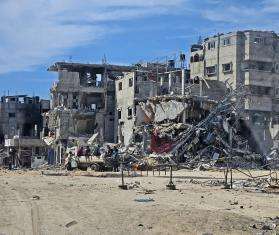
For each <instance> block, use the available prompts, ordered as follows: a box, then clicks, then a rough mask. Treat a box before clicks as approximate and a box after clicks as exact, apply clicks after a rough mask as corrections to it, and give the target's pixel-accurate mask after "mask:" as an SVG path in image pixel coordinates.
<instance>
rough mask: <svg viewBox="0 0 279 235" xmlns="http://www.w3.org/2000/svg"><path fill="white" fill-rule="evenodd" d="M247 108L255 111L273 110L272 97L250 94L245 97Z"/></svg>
mask: <svg viewBox="0 0 279 235" xmlns="http://www.w3.org/2000/svg"><path fill="white" fill-rule="evenodd" d="M244 107H245V109H246V110H250V111H251V110H254V111H263V112H271V111H272V99H271V98H270V97H266V96H250V97H248V98H246V99H245V106H244Z"/></svg>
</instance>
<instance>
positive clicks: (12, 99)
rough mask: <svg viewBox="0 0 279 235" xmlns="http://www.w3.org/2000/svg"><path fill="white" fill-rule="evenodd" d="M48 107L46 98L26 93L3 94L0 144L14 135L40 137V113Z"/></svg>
mask: <svg viewBox="0 0 279 235" xmlns="http://www.w3.org/2000/svg"><path fill="white" fill-rule="evenodd" d="M49 108H50V103H49V101H48V100H43V99H40V98H39V97H37V96H36V97H28V96H26V95H16V96H3V97H1V102H0V144H1V143H2V144H3V143H4V139H5V138H6V139H10V138H13V137H14V136H15V135H17V136H23V137H37V138H39V137H40V132H41V130H42V127H43V120H42V114H43V113H44V112H47V111H48V110H49Z"/></svg>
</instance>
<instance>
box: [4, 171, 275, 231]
mask: <svg viewBox="0 0 279 235" xmlns="http://www.w3.org/2000/svg"><path fill="white" fill-rule="evenodd" d="M253 173H255V174H261V173H262V172H261V173H259V172H253ZM82 174H84V173H80V172H76V173H73V174H72V175H71V176H46V175H42V174H41V172H40V171H37V172H36V171H26V172H24V171H16V172H8V171H4V170H2V171H0V234H1V235H3V234H7V235H8V234H276V231H277V233H278V234H279V224H278V226H277V227H276V228H275V229H273V230H264V229H263V228H262V226H263V223H266V221H270V220H271V219H273V218H275V217H276V216H279V195H278V194H267V193H262V192H260V191H254V190H250V189H249V188H246V189H232V190H227V189H222V187H221V186H220V185H219V186H210V185H207V184H205V183H206V182H208V180H211V179H220V180H222V178H223V173H222V172H208V171H206V172H200V171H186V170H181V171H178V172H174V177H175V178H174V183H175V184H176V186H177V189H178V190H175V191H170V190H166V184H167V183H168V181H169V178H168V177H169V176H168V175H169V172H167V175H166V176H165V174H164V173H163V172H161V175H160V176H158V172H155V176H153V175H152V173H151V172H149V176H146V172H144V175H143V176H142V177H133V178H132V177H130V178H125V183H127V184H129V185H131V186H134V188H132V189H130V190H121V189H119V188H118V185H119V184H120V182H121V179H120V178H119V177H116V176H117V175H113V176H115V177H85V176H81V175H82ZM90 175H91V176H93V175H94V176H96V175H100V174H98V173H96V174H95V173H90ZM234 178H235V179H236V178H237V179H240V178H243V175H241V174H234ZM244 178H245V177H244ZM148 198H150V199H153V201H150V202H138V201H135V199H148Z"/></svg>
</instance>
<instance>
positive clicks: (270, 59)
mask: <svg viewBox="0 0 279 235" xmlns="http://www.w3.org/2000/svg"><path fill="white" fill-rule="evenodd" d="M278 52H279V37H278V35H277V34H276V33H274V32H266V31H252V30H248V31H237V32H232V33H228V34H218V35H216V36H213V37H209V38H206V39H205V40H204V42H203V43H202V44H201V45H193V46H192V47H191V59H190V70H191V78H192V79H195V80H201V82H202V81H203V79H209V80H216V81H223V82H225V83H226V85H227V87H228V88H230V89H239V88H240V87H242V86H245V89H246V91H247V95H246V97H245V99H244V100H239V102H240V103H242V104H243V105H242V107H241V108H240V110H239V112H241V113H242V115H243V117H244V118H245V120H246V122H247V124H248V125H249V127H250V129H251V130H252V133H251V134H252V135H253V136H254V137H255V139H256V142H257V144H256V145H255V151H257V152H261V153H266V151H268V150H269V149H270V147H271V146H272V145H273V139H274V137H275V136H276V135H277V134H278V112H279V109H278V107H277V106H278V104H277V103H278V98H279V96H278V94H277V93H278V91H279V83H278V81H279V79H278V78H279V53H278Z"/></svg>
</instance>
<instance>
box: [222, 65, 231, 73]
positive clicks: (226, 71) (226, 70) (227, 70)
mask: <svg viewBox="0 0 279 235" xmlns="http://www.w3.org/2000/svg"><path fill="white" fill-rule="evenodd" d="M223 72H224V73H229V72H232V63H228V64H223Z"/></svg>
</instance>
